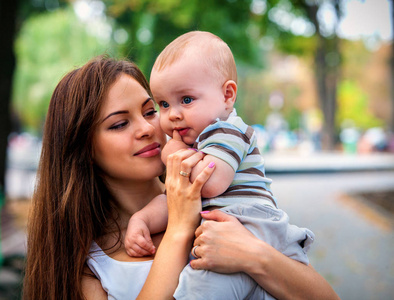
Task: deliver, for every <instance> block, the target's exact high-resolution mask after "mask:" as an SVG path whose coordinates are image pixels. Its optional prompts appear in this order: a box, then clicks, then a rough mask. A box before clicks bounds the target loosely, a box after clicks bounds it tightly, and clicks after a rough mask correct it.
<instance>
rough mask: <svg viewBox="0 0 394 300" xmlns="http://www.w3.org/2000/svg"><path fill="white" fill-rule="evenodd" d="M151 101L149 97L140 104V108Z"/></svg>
mask: <svg viewBox="0 0 394 300" xmlns="http://www.w3.org/2000/svg"><path fill="white" fill-rule="evenodd" d="M151 100H152V101H153V99H152V98H151V97H149V98H148V99H146V100H145V101H144V102H143V103H142V105H141V107H144V106H145V105H146V104H147V103H148V102H149V101H151Z"/></svg>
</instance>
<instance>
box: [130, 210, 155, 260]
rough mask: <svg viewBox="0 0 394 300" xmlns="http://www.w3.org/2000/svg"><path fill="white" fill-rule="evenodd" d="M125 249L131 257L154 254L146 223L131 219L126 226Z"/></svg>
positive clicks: (134, 218)
mask: <svg viewBox="0 0 394 300" xmlns="http://www.w3.org/2000/svg"><path fill="white" fill-rule="evenodd" d="M125 248H126V252H127V254H128V255H130V256H132V257H142V256H150V255H152V254H154V253H155V252H156V248H155V246H154V245H153V242H152V239H151V237H150V232H149V228H148V226H147V225H146V223H145V222H144V221H143V220H141V219H139V218H136V217H131V218H130V221H129V224H128V226H127V231H126V237H125Z"/></svg>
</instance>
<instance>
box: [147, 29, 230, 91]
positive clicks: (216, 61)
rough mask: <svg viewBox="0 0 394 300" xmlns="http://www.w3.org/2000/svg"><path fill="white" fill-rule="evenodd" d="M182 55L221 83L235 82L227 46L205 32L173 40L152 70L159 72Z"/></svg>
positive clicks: (195, 32) (187, 34) (186, 34)
mask: <svg viewBox="0 0 394 300" xmlns="http://www.w3.org/2000/svg"><path fill="white" fill-rule="evenodd" d="M183 55H192V56H193V57H194V59H196V60H198V61H199V62H201V63H202V64H203V66H205V67H207V69H208V70H209V72H213V73H214V75H215V76H216V77H217V78H218V79H220V80H221V81H223V82H222V83H224V82H225V81H227V80H234V81H235V82H237V68H236V66H235V61H234V56H233V54H232V52H231V50H230V48H229V46H228V45H227V44H226V43H225V42H224V41H223V40H222V39H221V38H219V37H218V36H216V35H214V34H212V33H210V32H206V31H190V32H188V33H185V34H183V35H181V36H179V37H178V38H176V39H175V40H173V41H172V42H171V43H170V44H168V45H167V46H166V47H165V48H164V50H163V51H162V52H161V53H160V54H159V56H158V57H157V59H156V61H155V64H154V65H153V70H155V71H158V72H160V71H161V70H163V69H164V68H166V67H168V66H170V65H172V64H173V63H175V62H176V61H177V60H178V59H180V58H181V57H182V56H183ZM191 71H192V70H191Z"/></svg>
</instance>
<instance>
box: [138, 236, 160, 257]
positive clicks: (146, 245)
mask: <svg viewBox="0 0 394 300" xmlns="http://www.w3.org/2000/svg"><path fill="white" fill-rule="evenodd" d="M143 234H144V236H143V237H140V238H139V240H140V242H139V243H138V245H139V246H140V247H141V248H142V249H144V250H146V251H148V252H149V253H151V254H154V253H155V252H156V248H155V246H154V245H153V242H152V239H151V237H150V233H149V232H144V233H143Z"/></svg>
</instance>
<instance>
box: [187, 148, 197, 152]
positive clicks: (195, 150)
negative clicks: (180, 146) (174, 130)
mask: <svg viewBox="0 0 394 300" xmlns="http://www.w3.org/2000/svg"><path fill="white" fill-rule="evenodd" d="M188 149H189V150H194V151H196V152H198V150H197V149H195V148H188Z"/></svg>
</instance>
